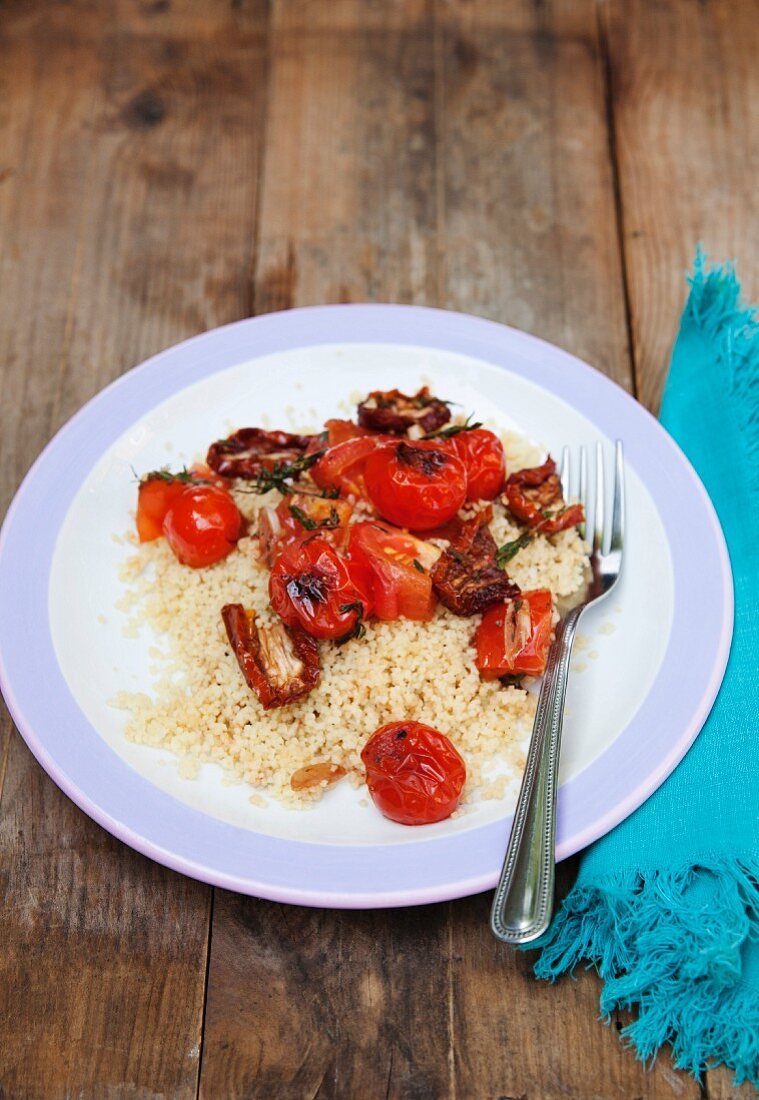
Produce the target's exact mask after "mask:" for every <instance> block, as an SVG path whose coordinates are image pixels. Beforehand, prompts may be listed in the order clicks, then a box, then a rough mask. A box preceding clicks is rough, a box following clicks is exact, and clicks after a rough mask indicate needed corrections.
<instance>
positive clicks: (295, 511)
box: [290, 504, 320, 531]
mask: <svg viewBox="0 0 759 1100" xmlns="http://www.w3.org/2000/svg"><path fill="white" fill-rule="evenodd" d="M290 514H291V515H293V516H295V518H296V519H297V521H298V523H301V524H303V526H304V527H305V528H306V530H307V531H315V530H316V528H317V527H319V526H320V525H319V524H318V523H317V522H316V520H315V519H310V518H309V516H307V515H306V513H305V512H304V511H303V509H302V508H299V507H298V505H297V504H291V505H290Z"/></svg>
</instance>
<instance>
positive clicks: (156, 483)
mask: <svg viewBox="0 0 759 1100" xmlns="http://www.w3.org/2000/svg"><path fill="white" fill-rule="evenodd" d="M186 488H187V481H186V480H185V481H180V480H179V479H178V478H175V477H174V476H173V475H166V476H164V475H163V474H160V473H159V474H148V476H147V477H146V478H143V479H142V480H141V481H140V487H139V489H138V490H137V534H138V535H139V536H140V542H152V540H153V539H158V538H160V537H161V536H162V535H163V520H164V516H165V515H166V513H167V512H168V510H169V508H170V507H171V505H172V504H173V502H174V501H175V500H176V498H177V497H178V496H179V495H180V494H181V493H183V492H184V491H185V489H186Z"/></svg>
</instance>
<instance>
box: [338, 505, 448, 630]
mask: <svg viewBox="0 0 759 1100" xmlns="http://www.w3.org/2000/svg"><path fill="white" fill-rule="evenodd" d="M348 553H349V556H350V558H351V560H352V561H355V562H357V563H361V564H363V565H364V566H365V567H366V568H367V570H368V572H369V578H370V585H371V593H372V599H373V603H374V613H375V615H376V616H377V618H378V619H384V620H386V621H393V620H395V619H399V618H404V619H415V620H417V621H419V622H424V621H426V620H428V619H431V618H432V615H433V612H434V610H435V603H436V602H437V601H436V599H435V594H434V592H433V591H432V578H431V575H430V570H431V568H432V566H433V565H434V564H435V562H436V561H437V559H438V558H439V557H440V553H441V551H440V550H439V548H438V547H437V546H433V545H432V543H429V542H424V541H422V539H417V538H414V536H413V535H409V534H408V533H407V532H406V531H399V530H398V529H397V528H394V527H390V526H389V525H388V524H380V523H375V522H373V521H368V522H365V523H354V524H353V526H352V527H351V529H350V539H349V542H348Z"/></svg>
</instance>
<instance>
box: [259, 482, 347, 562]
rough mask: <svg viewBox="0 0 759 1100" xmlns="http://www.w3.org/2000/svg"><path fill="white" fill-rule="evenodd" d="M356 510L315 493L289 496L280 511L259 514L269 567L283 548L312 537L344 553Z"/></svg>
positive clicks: (263, 553)
mask: <svg viewBox="0 0 759 1100" xmlns="http://www.w3.org/2000/svg"><path fill="white" fill-rule="evenodd" d="M352 512H353V507H352V506H351V505H350V504H349V503H348V501H347V500H330V499H328V498H326V497H319V496H315V495H314V494H313V493H289V494H288V495H287V496H286V497H284V499H283V500H281V501H280V502H279V504H278V505H277V507H276V508H269V507H264V508H261V510H260V511H259V513H258V539H259V550H260V556H261V559H262V560H263V561H265V562H267V564H268V565H269V566H271V565H272V563H273V561H274V558H275V557H276V555H277V554H278V553H279V552H280V550H281V549H282V547H283V546H286V545H287V544H288V543H290V542H297V541H299V540H300V539H303V538H305V537H306V535H308V534H310V533H312V532H313V533H316V532H318V534H319V536H320V538H324V539H326V540H327V542H331V543H332V545H333V546H336V547H337V548H338V549H339V550H342V549H343V547H344V546H345V544H346V542H347V540H348V520H349V519H350V517H351V514H352Z"/></svg>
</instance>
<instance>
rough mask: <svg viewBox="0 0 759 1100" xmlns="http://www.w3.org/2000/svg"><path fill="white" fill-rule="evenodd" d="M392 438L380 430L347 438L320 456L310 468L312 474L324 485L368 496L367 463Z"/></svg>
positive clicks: (320, 484)
mask: <svg viewBox="0 0 759 1100" xmlns="http://www.w3.org/2000/svg"><path fill="white" fill-rule="evenodd" d="M388 442H389V441H388V439H387V437H386V436H383V435H377V434H370V435H363V436H356V437H354V438H350V439H344V440H343V441H342V442H341V443H337V444H336V445H335V446H334V447H330V448H329V449H328V451H327V453H326V454H325V455H322V457H321V458H320V459H317V461H316V462H315V463H314V465H313V466H312V467H311V470H310V471H309V472H310V474H311V477H312V478H313V480H314V481H315V482H316V484H317V485H318V486H319V488H320V489H332V490H334V489H337V490H339V492H340V493H341V494H343V495H348V494H351V495H353V496H355V497H363V498H366V495H367V493H366V485H365V483H364V465H365V463H366V460H367V459H368V458H369V456H370V455H371V454H373V453H374V452H375V451H378V450H381V449H382V448H383V447H385V446H386V445H387V444H388Z"/></svg>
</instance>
